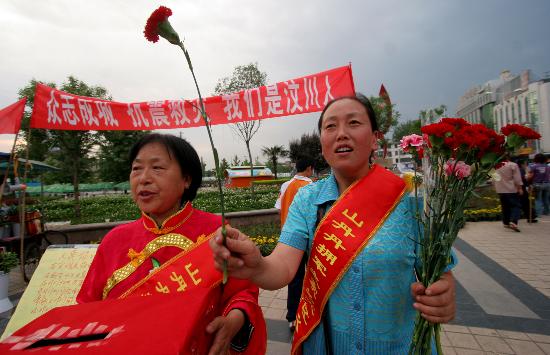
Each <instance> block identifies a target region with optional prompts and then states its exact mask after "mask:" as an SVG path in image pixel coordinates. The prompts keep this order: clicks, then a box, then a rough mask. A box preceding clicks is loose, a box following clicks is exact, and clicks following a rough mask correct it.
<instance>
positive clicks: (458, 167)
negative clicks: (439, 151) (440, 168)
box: [444, 160, 472, 180]
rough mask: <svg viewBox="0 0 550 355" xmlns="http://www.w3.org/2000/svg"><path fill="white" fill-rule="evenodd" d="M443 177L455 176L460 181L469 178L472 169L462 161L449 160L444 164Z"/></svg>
mask: <svg viewBox="0 0 550 355" xmlns="http://www.w3.org/2000/svg"><path fill="white" fill-rule="evenodd" d="M444 168H445V175H447V176H451V175H454V176H456V177H457V178H458V179H459V180H462V179H464V178H466V177H468V176H470V174H471V172H472V168H471V167H470V165H468V164H466V163H465V162H463V161H459V162H455V161H454V160H449V161H448V162H446V163H445V166H444Z"/></svg>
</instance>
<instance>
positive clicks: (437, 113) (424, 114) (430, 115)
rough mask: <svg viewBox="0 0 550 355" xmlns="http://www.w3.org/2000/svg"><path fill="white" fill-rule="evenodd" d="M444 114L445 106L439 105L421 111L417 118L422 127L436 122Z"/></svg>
mask: <svg viewBox="0 0 550 355" xmlns="http://www.w3.org/2000/svg"><path fill="white" fill-rule="evenodd" d="M446 112H447V106H446V105H439V106H437V107H434V108H429V109H427V110H421V111H420V112H419V114H418V117H419V118H420V122H421V124H422V125H423V126H424V125H427V124H430V123H433V122H436V121H437V119H439V118H440V117H442V116H444V115H445V113H446Z"/></svg>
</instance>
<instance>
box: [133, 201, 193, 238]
mask: <svg viewBox="0 0 550 355" xmlns="http://www.w3.org/2000/svg"><path fill="white" fill-rule="evenodd" d="M192 213H193V205H192V204H191V202H189V201H188V202H186V203H185V205H184V206H183V207H182V208H181V209H180V210H179V211H177V212H176V213H174V214H173V215H171V216H170V217H168V218H166V219H165V220H164V222H162V224H161V226H160V227H159V226H158V224H157V223H156V222H155V220H154V219H153V218H151V217H150V216H148V215H147V214H145V213H144V212H142V213H141V215H142V219H143V227H145V229H147V230H148V231H150V232H153V233H155V234H159V235H160V234H166V233H170V232H171V231H173V230H174V229H176V228H178V227H180V226H181V225H182V224H183V223H185V222H186V221H187V219H188V218H189V217H190V216H191V214H192Z"/></svg>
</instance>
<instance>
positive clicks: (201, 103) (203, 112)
mask: <svg viewBox="0 0 550 355" xmlns="http://www.w3.org/2000/svg"><path fill="white" fill-rule="evenodd" d="M178 46H179V47H180V48H181V50H182V51H183V54H184V55H185V59H186V60H187V64H188V65H189V70H191V75H192V76H193V81H194V82H195V87H196V88H197V93H198V95H199V106H200V107H199V110H200V113H201V117H202V119H203V121H204V125H205V126H206V131H207V132H208V138H209V139H210V146H211V147H212V153H213V154H214V165H215V168H216V180H217V181H218V191H219V193H220V209H221V214H222V238H223V239H222V240H223V244H224V245H225V239H226V230H225V208H224V207H225V202H224V198H223V189H222V178H221V170H220V160H219V158H218V150H217V149H216V147H215V146H214V140H213V139H212V132H211V130H210V122H209V121H208V116H207V115H206V108H205V106H204V101H203V100H202V95H201V90H200V89H199V84H198V83H197V78H196V77H195V71H194V70H193V64H191V57H190V56H189V53H188V52H187V50H186V49H185V46H184V45H183V42H180V43H179V44H178ZM222 268H223V280H222V283H223V284H224V285H225V284H226V283H227V276H228V274H227V261H226V260H224V262H223V266H222Z"/></svg>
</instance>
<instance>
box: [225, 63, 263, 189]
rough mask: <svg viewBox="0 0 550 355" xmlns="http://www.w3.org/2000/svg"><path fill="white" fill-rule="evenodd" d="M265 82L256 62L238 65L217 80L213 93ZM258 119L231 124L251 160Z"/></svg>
mask: <svg viewBox="0 0 550 355" xmlns="http://www.w3.org/2000/svg"><path fill="white" fill-rule="evenodd" d="M266 83H267V74H266V73H265V72H262V71H260V69H259V68H258V63H250V64H247V65H239V66H237V67H235V69H234V70H233V74H232V75H231V76H230V77H225V78H222V79H220V80H218V83H217V84H216V87H215V88H214V93H215V94H216V95H222V94H230V93H234V92H237V91H241V90H244V89H253V88H257V87H260V86H264V85H266ZM260 122H261V121H260V120H254V121H243V122H237V123H235V124H232V125H231V128H232V129H233V131H234V132H235V133H236V134H237V136H238V137H239V138H240V139H241V140H242V141H243V142H244V143H245V145H246V151H247V152H248V161H253V160H252V153H251V151H250V141H251V140H252V137H254V135H255V134H256V133H257V132H258V129H260ZM252 173H253V167H252V164H250V175H251V176H252V175H253V174H252ZM250 186H251V190H252V194H254V184H251V185H250Z"/></svg>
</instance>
